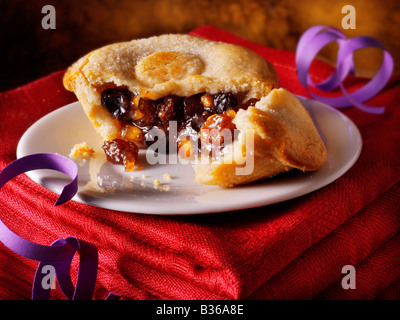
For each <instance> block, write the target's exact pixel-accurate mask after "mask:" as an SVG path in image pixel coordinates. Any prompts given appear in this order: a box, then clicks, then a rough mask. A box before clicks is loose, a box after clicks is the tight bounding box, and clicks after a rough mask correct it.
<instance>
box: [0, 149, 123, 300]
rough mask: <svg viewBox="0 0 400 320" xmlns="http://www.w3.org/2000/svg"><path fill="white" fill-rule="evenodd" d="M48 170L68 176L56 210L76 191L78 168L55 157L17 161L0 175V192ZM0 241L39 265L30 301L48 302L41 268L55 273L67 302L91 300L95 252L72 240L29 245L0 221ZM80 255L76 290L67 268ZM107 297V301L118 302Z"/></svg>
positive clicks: (34, 156) (47, 155)
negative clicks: (13, 182) (19, 179)
mask: <svg viewBox="0 0 400 320" xmlns="http://www.w3.org/2000/svg"><path fill="white" fill-rule="evenodd" d="M37 169H51V170H57V171H60V172H62V173H64V174H66V175H67V176H69V177H70V178H71V179H72V181H71V182H70V183H68V184H67V185H66V186H65V187H64V188H63V190H62V192H61V194H60V195H59V197H58V199H57V201H56V203H55V204H54V205H55V206H57V205H61V204H63V203H65V202H67V201H69V200H71V199H72V198H73V197H74V195H75V194H76V192H77V191H78V167H77V165H76V164H75V162H73V161H72V160H71V159H69V158H67V157H64V156H61V155H58V154H54V153H36V154H32V155H28V156H25V157H22V158H20V159H17V160H15V161H13V162H11V163H10V164H9V165H7V166H6V167H5V168H4V169H3V170H2V171H1V172H0V189H1V188H2V187H3V186H4V185H5V184H6V183H7V182H8V181H9V180H11V179H13V178H14V177H16V176H18V175H20V174H22V173H25V172H27V171H31V170H37ZM0 241H1V242H2V243H3V244H4V245H5V246H6V247H7V248H9V249H10V250H12V251H14V252H15V253H17V254H19V255H21V256H23V257H26V258H28V259H32V260H36V261H40V263H39V265H38V267H37V269H36V275H35V279H34V283H33V287H32V299H33V300H39V299H40V300H43V299H49V298H50V288H47V287H46V288H45V287H44V286H43V284H42V281H43V278H44V276H46V274H44V273H43V270H44V269H43V268H44V267H46V266H50V267H51V268H53V270H55V274H56V276H57V282H58V284H59V286H60V289H61V291H62V292H63V294H64V295H65V296H66V297H67V298H68V299H70V300H90V299H92V297H93V292H94V287H95V283H96V276H97V266H98V252H97V248H96V247H95V246H94V245H93V244H91V243H89V242H86V241H83V240H79V239H77V238H75V237H68V238H66V239H58V240H56V241H55V242H53V243H52V244H51V245H50V246H45V245H41V244H37V243H33V242H31V241H28V240H26V239H24V238H22V237H20V236H19V235H17V234H16V233H14V232H13V231H11V230H10V229H9V228H8V227H7V226H6V225H5V224H4V223H3V222H2V221H1V220H0ZM76 252H78V253H79V270H78V278H77V281H76V286H75V287H74V285H73V284H72V281H71V276H70V266H71V262H72V259H73V257H74V255H75V253H76ZM118 298H119V296H118V295H115V294H113V293H109V294H108V296H107V297H106V300H109V299H118Z"/></svg>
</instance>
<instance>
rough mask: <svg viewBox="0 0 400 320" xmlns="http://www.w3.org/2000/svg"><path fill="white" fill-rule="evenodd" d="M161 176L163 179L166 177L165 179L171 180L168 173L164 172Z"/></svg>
mask: <svg viewBox="0 0 400 320" xmlns="http://www.w3.org/2000/svg"><path fill="white" fill-rule="evenodd" d="M163 177H164V179H167V180H171V179H172V178H171V176H170V175H169V174H168V173H164V175H163Z"/></svg>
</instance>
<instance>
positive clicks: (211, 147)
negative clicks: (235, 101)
mask: <svg viewBox="0 0 400 320" xmlns="http://www.w3.org/2000/svg"><path fill="white" fill-rule="evenodd" d="M232 112H233V111H232ZM233 113H234V112H233ZM235 129H236V125H235V124H234V123H233V122H232V116H231V115H230V114H229V112H228V113H227V112H225V113H223V114H214V115H212V116H211V117H209V118H208V119H207V121H206V122H204V124H203V126H202V127H201V130H200V141H201V145H202V147H203V148H205V149H206V150H208V151H209V153H210V155H211V154H212V156H214V157H215V156H218V154H219V153H220V151H221V150H222V149H223V148H224V146H225V138H226V135H227V134H230V135H231V136H230V140H231V141H233V139H234V130H235Z"/></svg>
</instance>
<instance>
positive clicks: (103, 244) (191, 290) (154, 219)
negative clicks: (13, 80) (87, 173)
mask: <svg viewBox="0 0 400 320" xmlns="http://www.w3.org/2000/svg"><path fill="white" fill-rule="evenodd" d="M192 34H194V35H198V36H202V37H205V38H209V39H212V40H219V41H225V42H230V43H235V44H239V45H243V46H246V47H248V48H250V49H252V50H254V51H256V52H257V53H259V54H261V55H262V56H264V57H265V58H266V59H268V60H269V61H271V62H272V63H273V64H274V65H275V67H276V69H277V71H278V74H279V79H280V86H281V87H285V88H287V89H289V90H290V91H292V92H293V93H295V94H300V95H304V96H308V94H307V92H306V91H305V89H304V88H302V87H301V85H300V83H299V81H298V79H297V77H296V73H295V62H294V53H293V52H287V51H282V50H276V49H271V48H267V47H263V46H260V45H257V44H255V43H251V42H249V41H246V40H244V39H241V38H239V37H237V36H234V35H232V34H230V33H227V32H225V31H222V30H219V29H216V28H214V27H208V26H207V27H202V28H199V29H196V30H194V31H193V32H192ZM331 70H332V68H331V67H330V66H328V65H326V64H324V63H322V62H316V63H314V64H313V66H312V68H311V74H312V77H313V78H314V79H316V81H318V79H323V78H324V77H326V76H327V75H329V72H331ZM62 76H63V72H62V71H61V72H57V73H54V74H51V75H49V76H47V77H45V78H42V79H39V80H37V81H34V82H32V83H29V84H27V85H25V86H23V87H21V88H17V89H15V90H11V91H8V92H4V93H1V94H0V133H1V142H0V169H3V168H4V167H5V166H6V165H7V164H8V163H10V162H11V161H13V160H15V158H16V156H15V152H16V147H17V144H18V141H19V139H20V137H21V136H22V134H23V133H24V132H25V131H26V129H27V128H28V127H29V126H30V125H32V124H33V123H34V122H36V121H37V120H38V119H40V118H41V117H43V116H44V115H46V114H47V113H49V112H51V111H53V110H55V109H57V108H59V107H61V106H64V105H66V104H68V103H69V102H73V101H75V100H76V98H75V97H74V96H73V95H72V94H71V93H69V92H66V91H65V90H64V89H63V86H62V82H61V79H62ZM363 83H365V80H363V79H356V78H354V79H352V80H351V81H349V83H348V85H349V86H354V87H357V86H360V85H362V84H363ZM398 101H400V78H394V79H393V80H392V81H391V82H390V83H389V84H388V85H387V86H386V88H385V89H384V90H383V91H382V92H381V93H380V94H379V95H378V96H376V97H375V98H373V99H372V100H371V101H369V102H368V104H370V105H385V106H386V107H387V111H386V113H385V114H384V115H370V114H366V113H363V112H361V111H358V110H356V109H355V108H349V109H347V110H344V111H343V112H344V113H345V114H346V115H347V116H349V117H350V118H351V119H352V120H353V121H354V122H355V123H356V124H357V126H358V128H359V129H360V131H361V133H362V138H363V150H362V154H361V156H360V158H359V160H358V161H357V163H356V164H355V165H354V166H353V167H352V168H351V169H350V170H349V171H348V172H347V173H346V174H345V175H344V176H342V177H341V178H339V179H338V180H336V181H335V182H333V183H332V184H330V185H329V186H326V187H324V188H322V189H320V190H318V191H316V192H313V193H311V194H309V195H306V196H303V197H300V198H297V199H293V200H290V201H286V202H282V203H279V204H275V205H270V206H265V207H260V208H255V209H249V210H241V211H236V212H227V213H218V214H210V215H198V216H158V215H157V216H152V215H143V214H133V213H125V212H117V211H112V210H106V209H101V208H95V207H91V206H88V205H84V204H81V203H77V202H74V201H69V202H67V203H66V204H64V205H62V206H59V207H53V203H54V202H55V200H56V199H57V195H56V194H54V193H52V192H50V191H48V190H46V189H44V188H43V187H41V186H39V185H37V184H36V183H34V182H33V181H31V180H30V179H29V178H28V177H27V176H25V175H21V176H19V177H17V178H15V179H14V180H12V181H10V182H9V183H7V184H6V185H5V186H4V187H3V188H2V190H1V191H0V218H1V219H2V220H3V221H4V223H6V224H7V226H9V228H10V229H12V230H13V231H15V232H17V233H18V234H19V235H20V236H23V237H25V238H27V239H29V240H31V241H34V242H37V243H41V244H45V245H50V244H51V243H52V242H53V241H54V240H56V239H58V238H60V237H67V236H75V237H77V238H80V239H82V240H86V241H89V242H91V243H93V244H94V245H96V246H97V248H98V250H99V272H98V277H97V283H96V290H95V294H94V298H95V299H104V298H105V296H106V294H107V293H108V292H110V291H111V292H114V293H116V294H120V295H121V296H122V298H125V299H394V298H400V234H399V230H400V210H399V208H400V185H399V180H400V179H399V178H400V166H399V163H400V152H399V151H400V128H399V123H400V122H399V120H400V110H399V108H398V107H399V102H398ZM49 134H51V133H50V132H49ZM177 205H179V204H177ZM77 264H78V262H77V259H74V263H73V268H72V273H73V275H74V276H76V266H77ZM345 265H353V266H354V267H355V268H356V289H348V290H345V289H343V288H342V286H341V281H342V278H343V277H344V274H342V273H341V270H342V267H343V266H345ZM36 266H37V262H36V261H31V260H28V259H25V258H23V257H20V256H18V255H17V254H15V253H13V252H11V251H10V250H9V249H8V248H6V247H5V246H4V245H3V244H1V243H0V298H1V299H29V298H30V294H31V288H32V282H33V277H34V273H35V269H36ZM51 297H52V298H53V299H63V298H64V297H63V295H62V293H61V292H60V290H59V289H58V288H56V289H54V290H53V292H52V295H51Z"/></svg>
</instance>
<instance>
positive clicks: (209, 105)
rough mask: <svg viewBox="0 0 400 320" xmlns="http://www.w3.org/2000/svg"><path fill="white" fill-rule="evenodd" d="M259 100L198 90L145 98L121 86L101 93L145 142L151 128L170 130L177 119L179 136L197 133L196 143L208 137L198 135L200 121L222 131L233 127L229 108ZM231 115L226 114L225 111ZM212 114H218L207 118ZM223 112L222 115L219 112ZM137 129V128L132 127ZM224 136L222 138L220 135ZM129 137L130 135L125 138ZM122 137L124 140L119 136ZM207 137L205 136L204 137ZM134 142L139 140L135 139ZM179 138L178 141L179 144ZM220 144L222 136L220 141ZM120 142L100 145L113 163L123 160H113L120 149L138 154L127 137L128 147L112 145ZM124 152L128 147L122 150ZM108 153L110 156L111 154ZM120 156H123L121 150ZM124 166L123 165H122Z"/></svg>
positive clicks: (108, 106) (233, 109) (103, 100)
mask: <svg viewBox="0 0 400 320" xmlns="http://www.w3.org/2000/svg"><path fill="white" fill-rule="evenodd" d="M257 101H258V100H256V99H250V100H248V101H246V102H245V103H239V99H238V97H237V96H236V95H235V94H233V93H231V92H225V93H217V94H209V93H199V94H195V95H192V96H189V97H177V96H167V97H164V98H161V99H158V100H150V99H148V98H144V97H140V96H137V95H134V94H133V93H132V92H130V91H129V90H128V89H126V88H123V87H116V88H109V89H106V90H104V91H103V92H102V94H101V104H102V105H103V106H104V107H105V108H106V109H107V110H108V112H109V113H110V114H111V115H112V116H113V117H114V118H116V119H117V120H119V121H121V122H123V123H124V125H125V128H126V127H132V126H133V127H135V128H138V129H140V133H141V134H139V135H138V136H139V137H141V139H142V140H144V141H145V142H146V143H147V144H148V145H150V143H149V142H148V141H149V140H152V139H146V138H147V134H148V132H149V131H150V129H152V128H157V129H161V130H163V131H164V132H165V134H166V135H168V133H169V124H170V121H176V123H177V130H178V132H179V136H182V133H184V134H183V136H186V137H187V136H188V135H189V136H190V135H197V137H200V139H197V140H198V141H199V143H203V144H204V143H206V140H207V139H208V137H206V136H205V135H204V134H203V137H201V133H200V130H201V129H202V127H203V124H204V123H205V122H206V121H208V122H207V128H213V129H217V130H219V131H222V130H223V129H225V128H227V129H229V130H233V129H234V125H233V123H231V121H230V120H231V119H232V112H233V113H235V112H236V111H237V110H239V109H247V108H248V107H249V106H254V105H255V103H256V102H257ZM229 112H230V115H228V116H225V115H227V114H229ZM213 115H217V116H218V115H220V116H218V117H214V118H212V119H210V120H208V119H209V118H210V117H211V116H213ZM222 115H224V116H222ZM135 130H137V129H135ZM222 139H223V138H222ZM127 140H129V139H127ZM122 141H123V140H122ZM207 141H208V140H207ZM136 142H140V141H137V139H136ZM179 142H180V141H179V138H178V141H177V143H178V145H179ZM220 142H221V145H223V140H221V141H220ZM116 145H121V141H118V142H116V143H110V142H106V143H105V145H104V146H103V149H104V151H105V152H106V155H107V156H108V157H110V159H111V161H110V162H113V163H123V161H122V160H120V159H119V160H118V161H115V159H116V158H117V154H118V152H120V151H119V150H122V149H123V150H126V148H128V149H129V148H132V152H130V153H131V154H137V152H136V151H135V147H136V145H135V147H133V146H132V145H134V143H133V142H132V141H130V147H129V146H128V145H124V147H118V148H117V147H115V146H116ZM124 152H125V153H126V152H127V151H124ZM110 155H111V156H110ZM121 157H122V158H123V157H124V156H123V155H122V154H121ZM125 169H127V168H126V166H125Z"/></svg>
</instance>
